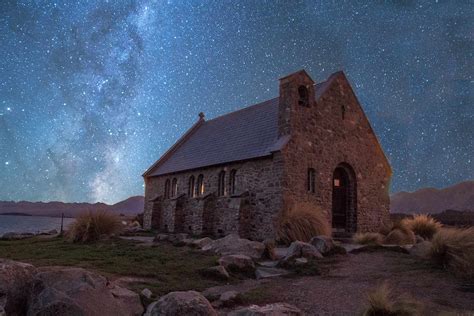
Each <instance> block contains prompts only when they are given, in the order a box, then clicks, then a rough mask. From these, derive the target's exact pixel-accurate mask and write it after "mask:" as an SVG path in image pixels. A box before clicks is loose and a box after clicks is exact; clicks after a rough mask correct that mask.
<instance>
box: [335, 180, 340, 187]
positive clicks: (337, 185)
mask: <svg viewBox="0 0 474 316" xmlns="http://www.w3.org/2000/svg"><path fill="white" fill-rule="evenodd" d="M334 186H335V187H340V186H341V180H339V179H334Z"/></svg>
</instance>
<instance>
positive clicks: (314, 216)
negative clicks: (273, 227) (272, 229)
mask: <svg viewBox="0 0 474 316" xmlns="http://www.w3.org/2000/svg"><path fill="white" fill-rule="evenodd" d="M320 235H324V236H331V226H330V225H329V221H328V220H327V218H326V214H325V213H324V212H323V211H322V210H321V209H320V208H318V207H316V206H314V205H311V204H310V203H300V204H297V205H295V206H294V207H293V208H291V209H290V210H288V211H286V212H284V213H283V215H282V216H281V217H280V220H279V223H278V226H277V236H278V240H279V241H281V242H282V243H285V244H290V243H292V242H293V241H296V240H299V241H304V242H308V241H309V240H310V239H311V238H312V237H314V236H320Z"/></svg>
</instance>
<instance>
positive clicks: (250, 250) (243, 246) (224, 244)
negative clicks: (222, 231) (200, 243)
mask: <svg viewBox="0 0 474 316" xmlns="http://www.w3.org/2000/svg"><path fill="white" fill-rule="evenodd" d="M202 250H203V251H209V252H212V253H216V254H220V255H231V254H242V255H246V256H249V257H251V258H253V259H260V258H261V257H262V255H263V252H264V250H265V245H264V244H263V243H261V242H258V241H251V240H248V239H243V238H239V236H237V235H235V234H230V235H227V236H226V237H224V238H221V239H217V240H213V241H212V242H211V243H209V244H207V245H206V246H204V247H203V248H202Z"/></svg>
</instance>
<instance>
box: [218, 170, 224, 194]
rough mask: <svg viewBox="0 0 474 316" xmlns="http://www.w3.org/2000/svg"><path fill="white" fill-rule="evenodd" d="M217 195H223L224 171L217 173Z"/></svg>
mask: <svg viewBox="0 0 474 316" xmlns="http://www.w3.org/2000/svg"><path fill="white" fill-rule="evenodd" d="M217 195H218V196H224V195H225V171H224V170H222V171H221V172H219V179H218V183H217Z"/></svg>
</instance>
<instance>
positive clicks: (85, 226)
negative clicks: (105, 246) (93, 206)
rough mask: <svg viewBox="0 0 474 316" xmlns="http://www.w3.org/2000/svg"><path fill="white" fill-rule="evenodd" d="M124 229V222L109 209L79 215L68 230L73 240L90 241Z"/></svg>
mask: <svg viewBox="0 0 474 316" xmlns="http://www.w3.org/2000/svg"><path fill="white" fill-rule="evenodd" d="M121 229H122V223H121V222H120V219H119V218H118V216H117V215H115V214H112V213H109V212H107V211H103V210H98V211H89V212H87V213H83V214H81V215H79V216H78V217H77V218H76V220H75V221H74V223H72V224H71V226H70V227H69V231H68V238H69V239H70V240H71V241H72V242H81V243H89V242H94V241H97V240H99V239H101V238H102V237H103V236H111V235H113V234H117V233H119V232H120V231H121Z"/></svg>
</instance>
